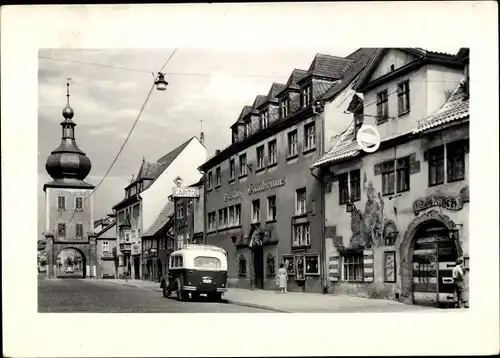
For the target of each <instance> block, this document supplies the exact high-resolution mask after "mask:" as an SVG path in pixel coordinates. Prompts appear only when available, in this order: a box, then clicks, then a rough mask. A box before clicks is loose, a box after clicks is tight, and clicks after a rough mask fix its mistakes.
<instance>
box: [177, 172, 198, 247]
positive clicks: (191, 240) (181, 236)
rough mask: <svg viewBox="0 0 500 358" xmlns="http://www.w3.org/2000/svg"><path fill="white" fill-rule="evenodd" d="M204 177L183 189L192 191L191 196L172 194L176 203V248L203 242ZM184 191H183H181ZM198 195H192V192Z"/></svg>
mask: <svg viewBox="0 0 500 358" xmlns="http://www.w3.org/2000/svg"><path fill="white" fill-rule="evenodd" d="M203 183H204V179H203V178H202V179H200V181H198V182H197V183H194V184H192V185H189V186H188V189H193V190H183V191H185V192H187V193H190V194H191V195H189V197H185V196H175V195H173V196H172V200H173V202H174V205H175V221H174V223H175V224H174V227H175V230H174V232H175V234H174V235H175V249H176V250H177V249H179V248H181V247H182V246H183V245H185V244H202V243H203V232H204V228H205V227H204V205H203V204H204V202H203V198H204V188H203V186H204V185H203ZM181 192H182V191H181ZM193 192H194V193H195V194H196V195H192V193H193Z"/></svg>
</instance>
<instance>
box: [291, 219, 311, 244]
mask: <svg viewBox="0 0 500 358" xmlns="http://www.w3.org/2000/svg"><path fill="white" fill-rule="evenodd" d="M309 245H311V233H310V227H309V223H303V224H295V225H294V227H293V246H294V247H299V246H309Z"/></svg>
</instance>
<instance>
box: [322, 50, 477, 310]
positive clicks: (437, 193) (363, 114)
mask: <svg viewBox="0 0 500 358" xmlns="http://www.w3.org/2000/svg"><path fill="white" fill-rule="evenodd" d="M356 88H357V90H358V95H357V96H355V97H354V99H353V100H352V101H351V103H350V106H349V111H350V112H352V113H353V119H352V122H351V123H350V124H348V128H347V130H345V131H344V132H343V133H342V135H340V136H339V137H338V138H337V142H336V144H335V145H334V146H333V147H332V148H331V150H330V151H329V152H328V153H326V154H325V156H324V157H323V158H322V159H321V160H319V161H318V162H316V163H315V164H314V165H313V168H315V170H317V169H319V172H320V173H321V174H320V175H321V176H322V178H323V183H324V192H325V195H324V202H325V223H324V224H325V257H326V262H325V270H328V281H329V282H328V291H329V292H331V293H336V294H350V295H356V296H363V297H375V298H386V299H392V300H399V301H403V302H406V303H410V304H411V303H414V304H425V305H426V304H430V305H438V304H439V305H449V304H453V301H454V296H453V284H452V283H453V280H452V279H451V270H452V268H453V266H454V265H455V261H456V259H457V258H458V257H463V258H464V260H465V266H466V268H468V257H469V204H468V203H469V189H468V186H469V155H468V152H469V150H468V147H469V145H468V141H469V99H468V98H469V96H468V51H467V50H461V51H460V52H459V53H458V54H457V55H447V54H441V53H433V52H429V51H425V50H421V49H399V48H398V49H378V50H377V53H376V54H375V56H374V57H373V59H372V61H371V62H370V63H369V64H368V66H367V67H366V69H365V71H364V72H363V73H362V75H361V77H360V78H359V80H358V82H357V83H356ZM363 124H365V125H371V126H373V127H376V128H377V129H378V132H379V133H380V136H381V145H380V148H379V149H378V150H376V151H375V152H374V153H366V152H363V151H362V150H361V149H360V147H359V145H358V143H357V141H356V135H357V131H358V130H359V128H360V127H361V125H363ZM467 277H468V275H466V278H467ZM466 281H467V280H466ZM466 285H467V287H468V283H467V282H466Z"/></svg>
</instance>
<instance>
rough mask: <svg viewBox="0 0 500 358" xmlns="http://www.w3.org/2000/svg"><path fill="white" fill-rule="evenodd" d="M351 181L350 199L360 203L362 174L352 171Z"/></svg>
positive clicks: (350, 174) (350, 173)
mask: <svg viewBox="0 0 500 358" xmlns="http://www.w3.org/2000/svg"><path fill="white" fill-rule="evenodd" d="M349 177H350V178H349V179H350V189H351V191H350V198H351V201H353V202H354V201H358V200H360V199H361V174H360V170H359V169H356V170H352V171H351V172H349Z"/></svg>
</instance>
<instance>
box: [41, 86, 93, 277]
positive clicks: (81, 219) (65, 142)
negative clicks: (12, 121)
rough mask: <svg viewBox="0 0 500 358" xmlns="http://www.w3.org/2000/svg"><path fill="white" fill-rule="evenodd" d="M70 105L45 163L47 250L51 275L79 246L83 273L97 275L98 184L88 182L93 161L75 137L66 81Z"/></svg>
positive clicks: (67, 103)
mask: <svg viewBox="0 0 500 358" xmlns="http://www.w3.org/2000/svg"><path fill="white" fill-rule="evenodd" d="M66 97H67V100H66V107H64V109H63V110H62V115H63V117H64V120H63V121H62V122H61V123H60V125H61V127H62V140H61V143H60V144H59V146H58V147H57V148H56V149H54V150H53V151H52V152H51V153H50V155H49V157H48V158H47V162H46V164H45V169H46V170H47V173H48V174H49V175H50V176H51V177H52V181H51V182H49V183H46V184H45V185H44V186H43V190H44V192H45V215H46V227H45V237H46V243H47V246H46V251H47V256H48V263H49V269H48V270H47V274H48V276H49V277H54V276H56V274H57V273H56V269H57V267H56V260H57V257H58V256H60V253H61V252H62V251H64V249H69V248H71V249H75V250H77V251H78V252H79V253H80V255H81V256H82V259H83V260H84V261H85V262H86V263H85V264H84V265H83V267H84V270H83V271H84V272H83V276H84V277H89V276H90V277H92V276H93V275H95V270H96V268H95V261H96V257H95V256H96V255H95V249H96V248H95V235H94V232H93V228H94V226H93V222H94V217H93V209H94V208H93V196H92V195H91V193H92V190H93V189H94V185H92V184H89V183H87V182H85V178H86V177H87V175H88V174H89V173H90V169H91V168H92V164H91V162H90V159H89V158H88V157H87V156H86V154H85V153H84V152H83V151H82V150H81V149H80V148H79V147H78V146H77V144H76V140H75V127H76V123H75V122H73V117H74V114H75V113H74V111H73V109H72V108H71V106H70V104H69V98H70V94H69V82H67V83H66Z"/></svg>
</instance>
